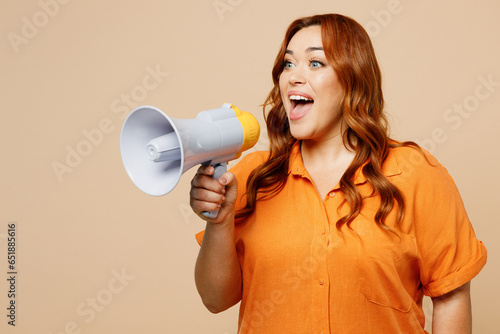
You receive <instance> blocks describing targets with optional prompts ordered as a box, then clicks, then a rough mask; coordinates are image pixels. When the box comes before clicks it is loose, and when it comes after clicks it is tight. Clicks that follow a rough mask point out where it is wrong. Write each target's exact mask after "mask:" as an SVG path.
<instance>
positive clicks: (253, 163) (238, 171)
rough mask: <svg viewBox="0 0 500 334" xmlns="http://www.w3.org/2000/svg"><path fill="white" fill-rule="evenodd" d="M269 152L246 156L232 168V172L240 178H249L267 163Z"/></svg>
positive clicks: (258, 152)
mask: <svg viewBox="0 0 500 334" xmlns="http://www.w3.org/2000/svg"><path fill="white" fill-rule="evenodd" d="M268 157H269V152H267V151H256V152H252V153H249V154H247V155H245V156H244V157H243V158H241V159H240V161H239V162H238V163H236V165H234V166H233V167H231V169H230V171H231V172H232V173H233V174H235V175H236V177H239V176H245V175H246V176H248V174H250V173H251V172H252V171H253V170H254V169H255V168H257V167H258V166H260V165H261V164H263V163H264V162H266V161H267V159H268Z"/></svg>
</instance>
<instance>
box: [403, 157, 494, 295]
mask: <svg viewBox="0 0 500 334" xmlns="http://www.w3.org/2000/svg"><path fill="white" fill-rule="evenodd" d="M431 158H432V157H431ZM430 160H431V161H430V162H431V164H432V165H429V164H428V163H427V162H426V161H425V159H424V160H423V161H421V163H419V164H415V163H414V165H419V167H422V168H419V171H418V172H416V173H415V174H416V178H415V180H414V187H415V188H414V192H413V198H410V199H411V201H412V208H411V212H412V215H413V219H414V227H415V237H416V242H417V247H418V254H419V269H420V280H421V282H422V285H423V288H424V293H425V294H426V295H428V296H430V297H437V296H440V295H443V294H445V293H448V292H450V291H452V290H454V289H456V288H458V287H460V286H461V285H463V284H465V283H467V282H468V281H470V280H471V279H472V278H473V277H475V276H476V275H477V274H478V273H479V272H480V271H481V269H482V268H483V266H484V265H485V264H486V257H487V255H486V254H487V253H486V248H485V247H484V245H483V243H482V242H481V241H479V240H478V239H477V238H476V235H475V233H474V229H473V227H472V224H471V222H470V221H469V217H468V215H467V213H466V210H465V207H464V203H463V201H462V198H461V196H460V194H459V191H458V189H457V187H456V185H455V183H454V181H453V180H452V178H451V176H450V175H449V173H448V172H447V170H446V169H445V168H444V167H443V166H441V165H439V163H438V162H437V161H436V160H435V159H434V158H432V159H430ZM412 183H413V182H412Z"/></svg>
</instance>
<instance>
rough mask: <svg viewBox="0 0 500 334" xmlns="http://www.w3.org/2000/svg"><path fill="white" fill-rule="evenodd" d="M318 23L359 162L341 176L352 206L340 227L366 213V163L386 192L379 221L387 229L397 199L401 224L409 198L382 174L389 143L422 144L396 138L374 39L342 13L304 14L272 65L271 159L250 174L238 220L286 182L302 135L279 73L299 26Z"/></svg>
mask: <svg viewBox="0 0 500 334" xmlns="http://www.w3.org/2000/svg"><path fill="white" fill-rule="evenodd" d="M315 25H318V26H320V27H321V37H322V42H323V48H324V52H325V55H326V58H327V60H328V61H329V62H330V64H331V65H332V66H333V68H334V70H335V72H336V74H337V77H338V80H339V82H340V84H341V86H342V88H343V98H342V100H341V103H340V110H341V113H342V118H343V120H344V121H345V124H346V125H347V128H346V129H345V131H344V132H343V142H344V145H345V146H346V148H347V149H350V150H353V151H354V152H355V157H354V159H353V161H352V162H351V164H350V166H349V167H348V168H347V170H346V171H345V173H344V174H343V176H342V178H341V179H340V181H339V186H340V191H341V192H342V193H343V195H344V198H345V199H344V202H343V203H342V205H343V204H345V203H346V202H347V203H348V204H349V208H350V211H349V213H348V214H347V215H346V216H344V217H341V218H340V219H339V220H338V221H337V223H336V226H337V229H340V227H341V226H342V225H344V224H346V223H347V225H348V226H349V225H350V223H351V222H352V221H353V220H354V219H355V218H356V216H357V215H358V214H359V213H360V212H361V207H362V201H363V198H362V196H361V194H360V192H359V190H358V188H357V187H356V185H355V184H354V176H355V173H356V171H357V170H358V169H359V168H360V167H361V166H363V165H364V166H363V168H362V172H363V174H364V175H365V177H366V179H367V181H368V182H370V183H371V185H372V187H373V193H374V194H378V195H379V196H380V206H379V208H378V211H377V213H376V215H375V221H376V223H377V224H379V225H380V226H381V227H383V228H386V229H387V227H386V226H385V225H384V222H385V220H386V218H387V216H388V215H389V213H390V212H391V211H392V209H393V208H394V206H395V204H396V203H395V202H397V204H398V205H397V207H398V215H397V224H399V223H401V221H402V220H403V218H404V199H403V196H402V194H401V192H400V191H399V190H398V188H397V187H395V186H394V185H393V184H392V183H391V182H390V181H389V180H388V179H387V178H386V177H385V176H384V175H383V174H382V170H381V166H382V163H383V161H384V159H385V158H386V156H387V154H388V151H389V148H391V147H397V146H414V147H418V145H417V144H415V143H412V142H404V143H395V142H394V141H391V140H390V138H389V135H388V129H387V120H386V117H385V114H384V111H383V109H384V98H383V94H382V79H381V73H380V68H379V66H378V63H377V59H376V57H375V52H374V50H373V46H372V44H371V41H370V38H369V36H368V34H367V33H366V31H365V30H364V29H363V27H362V26H361V25H360V24H359V23H357V22H356V21H354V20H353V19H351V18H349V17H345V16H342V15H338V14H324V15H315V16H309V17H304V18H300V19H297V20H295V21H294V22H292V24H291V25H290V26H289V27H288V30H287V32H286V34H285V39H284V40H283V43H282V45H281V48H280V50H279V52H278V55H277V57H276V60H275V62H274V66H273V70H272V77H273V82H274V87H273V88H272V90H271V92H270V93H269V95H268V96H267V99H266V101H265V103H264V105H263V107H264V108H263V109H264V117H265V120H266V125H267V131H268V136H269V142H270V154H269V158H268V160H267V161H266V162H265V163H263V164H262V165H260V166H258V167H257V168H256V169H255V170H254V171H253V172H252V173H251V174H250V176H249V178H248V180H247V193H246V206H245V207H244V208H242V209H241V210H239V211H238V212H237V213H236V219H244V218H247V217H248V216H250V215H251V214H252V213H253V211H254V210H255V206H256V203H257V198H259V200H261V199H265V198H268V197H271V196H273V195H274V194H276V193H277V192H279V191H280V190H281V189H282V188H283V187H284V185H285V183H286V180H287V176H288V166H289V157H290V152H291V149H292V146H293V145H294V144H295V142H296V141H297V140H296V139H295V138H293V137H292V134H291V132H290V127H289V123H288V118H287V115H286V112H285V109H284V107H283V101H282V99H281V94H280V89H279V77H280V75H281V73H282V71H283V65H282V62H283V58H284V56H285V51H286V49H287V46H288V43H289V42H290V40H291V39H292V37H293V36H294V35H295V34H296V33H297V32H298V31H299V30H301V29H303V28H307V27H310V26H315ZM268 108H269V111H268V112H267V109H268Z"/></svg>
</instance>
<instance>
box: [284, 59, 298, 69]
mask: <svg viewBox="0 0 500 334" xmlns="http://www.w3.org/2000/svg"><path fill="white" fill-rule="evenodd" d="M281 66H283V68H284V69H288V68H292V67H295V65H294V64H293V63H292V62H291V61H289V60H283V61H282V62H281Z"/></svg>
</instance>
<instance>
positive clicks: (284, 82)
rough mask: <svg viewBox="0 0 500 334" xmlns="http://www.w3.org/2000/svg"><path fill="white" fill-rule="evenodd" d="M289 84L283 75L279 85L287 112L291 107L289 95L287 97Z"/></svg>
mask: <svg viewBox="0 0 500 334" xmlns="http://www.w3.org/2000/svg"><path fill="white" fill-rule="evenodd" d="M287 82H288V80H287V79H286V78H284V76H283V75H281V76H280V78H279V81H278V84H279V89H280V96H281V100H282V101H283V106H284V107H285V110H286V111H288V106H289V105H290V101H289V100H288V95H287V90H286V88H287Z"/></svg>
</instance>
